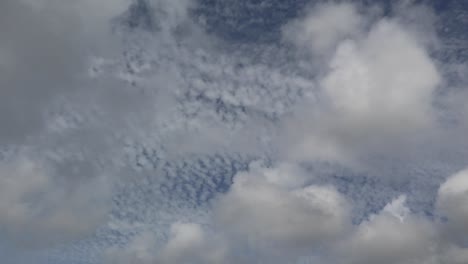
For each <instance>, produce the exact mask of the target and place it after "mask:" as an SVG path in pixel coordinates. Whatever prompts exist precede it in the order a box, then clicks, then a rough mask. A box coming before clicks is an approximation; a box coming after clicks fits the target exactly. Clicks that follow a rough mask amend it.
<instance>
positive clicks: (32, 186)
mask: <svg viewBox="0 0 468 264" xmlns="http://www.w3.org/2000/svg"><path fill="white" fill-rule="evenodd" d="M58 173H60V172H59V171H58V170H57V169H56V168H55V167H52V166H49V164H48V163H47V162H46V161H42V160H33V159H30V158H29V157H27V156H21V157H19V158H16V159H6V160H3V161H2V162H1V163H0V233H2V234H3V235H4V236H6V238H7V239H8V240H9V241H13V242H14V243H16V244H18V245H20V246H26V247H43V246H48V245H50V244H54V243H59V242H65V241H68V240H73V239H77V238H82V237H84V236H86V235H90V234H92V233H93V232H94V231H95V229H96V228H97V227H98V226H99V225H100V224H101V223H102V222H103V221H104V220H105V219H106V215H107V209H108V207H107V206H108V204H107V198H108V194H109V190H108V187H107V186H106V182H105V179H104V178H103V177H94V176H93V177H89V175H85V176H84V177H83V178H87V179H83V178H81V180H80V179H77V178H75V179H72V178H71V176H73V175H58Z"/></svg>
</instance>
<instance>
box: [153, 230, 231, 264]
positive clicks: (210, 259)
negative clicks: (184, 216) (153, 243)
mask: <svg viewBox="0 0 468 264" xmlns="http://www.w3.org/2000/svg"><path fill="white" fill-rule="evenodd" d="M210 239H211V238H208V236H207V235H206V234H205V232H204V230H203V229H202V228H201V226H200V225H197V224H184V223H175V224H173V225H172V226H171V230H170V237H169V241H168V243H167V244H166V246H164V248H163V249H162V251H161V252H160V255H159V257H158V259H159V261H160V262H161V263H164V264H175V263H196V264H217V263H227V262H226V253H227V251H226V247H225V246H224V245H223V242H222V241H221V242H220V241H210Z"/></svg>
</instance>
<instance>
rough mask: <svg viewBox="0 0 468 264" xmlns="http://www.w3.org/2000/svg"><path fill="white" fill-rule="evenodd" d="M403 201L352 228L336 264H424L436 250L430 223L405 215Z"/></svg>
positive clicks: (393, 203) (341, 246)
mask: <svg viewBox="0 0 468 264" xmlns="http://www.w3.org/2000/svg"><path fill="white" fill-rule="evenodd" d="M405 199H406V198H405V197H404V196H402V197H399V198H398V199H396V200H395V201H393V202H392V203H390V204H388V205H387V206H386V207H385V208H384V209H383V210H382V211H381V212H380V213H378V214H376V215H371V216H370V218H369V220H367V221H364V222H363V223H361V224H360V225H359V226H357V227H356V229H355V231H354V233H353V234H352V235H351V236H350V237H349V238H348V239H347V240H345V242H344V243H343V244H342V245H339V246H338V247H337V248H338V251H341V252H340V253H337V255H342V260H340V262H339V263H363V264H365V263H376V262H378V263H388V264H390V263H392V264H397V263H426V262H427V261H428V260H430V259H431V257H432V256H433V255H432V254H433V253H434V252H433V251H435V249H436V240H434V239H435V237H436V235H435V230H434V228H433V226H432V223H431V222H430V221H428V220H426V219H424V218H422V217H418V216H414V215H412V214H410V213H409V209H408V208H407V207H406V205H405V204H404V203H405Z"/></svg>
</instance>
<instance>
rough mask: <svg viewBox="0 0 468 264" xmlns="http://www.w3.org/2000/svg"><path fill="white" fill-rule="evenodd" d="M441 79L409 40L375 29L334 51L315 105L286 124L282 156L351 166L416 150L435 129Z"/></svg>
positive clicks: (397, 28)
mask: <svg viewBox="0 0 468 264" xmlns="http://www.w3.org/2000/svg"><path fill="white" fill-rule="evenodd" d="M441 78H442V77H441V76H440V74H439V72H438V70H437V68H436V66H435V63H434V62H433V60H432V59H431V58H430V57H429V55H428V52H427V51H426V49H425V47H424V46H422V45H421V44H420V43H419V42H418V40H417V39H415V38H414V37H413V35H412V34H411V33H410V32H408V31H407V30H405V28H404V27H403V26H402V25H400V24H399V23H398V22H397V21H396V20H391V19H383V20H381V21H378V22H377V23H376V24H374V25H373V26H372V27H371V28H370V30H369V31H368V32H367V33H366V34H364V35H363V36H362V37H359V38H354V39H352V38H351V39H347V40H344V41H341V42H340V43H339V44H338V45H337V48H336V52H335V54H334V55H333V56H332V58H331V60H330V62H329V64H328V72H327V73H326V74H325V75H324V76H323V78H322V79H321V80H320V82H319V87H320V90H319V91H318V92H317V94H318V95H317V97H318V103H317V102H316V101H314V102H309V103H305V104H304V105H303V106H302V107H300V108H298V109H297V111H296V113H295V117H294V119H289V120H286V122H285V124H284V134H285V138H283V139H285V140H286V143H285V145H286V146H285V148H286V149H289V150H290V152H288V153H287V154H285V155H288V156H290V157H292V158H293V159H298V160H315V159H322V160H335V161H336V160H337V161H340V162H345V163H352V162H353V161H356V159H359V157H360V156H362V155H364V156H366V155H367V156H369V155H370V156H372V155H375V154H376V153H383V152H387V153H391V152H392V151H395V148H396V147H395V146H400V147H403V148H404V147H405V144H408V143H409V144H414V143H415V142H417V138H419V137H421V133H422V132H423V131H424V132H426V131H428V130H430V131H432V130H434V128H435V116H434V109H433V107H432V104H433V98H434V97H433V96H434V93H435V89H436V88H437V87H438V85H439V83H440V81H441ZM291 127H295V128H296V129H291ZM428 134H430V133H428ZM403 142H405V143H403ZM396 151H398V152H399V153H400V150H396Z"/></svg>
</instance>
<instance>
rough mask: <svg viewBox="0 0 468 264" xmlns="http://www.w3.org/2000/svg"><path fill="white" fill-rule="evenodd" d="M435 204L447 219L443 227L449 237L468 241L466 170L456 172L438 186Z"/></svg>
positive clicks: (467, 171) (467, 173)
mask: <svg viewBox="0 0 468 264" xmlns="http://www.w3.org/2000/svg"><path fill="white" fill-rule="evenodd" d="M436 206H437V209H438V212H439V213H440V214H441V215H442V216H443V217H445V218H446V220H447V221H446V223H444V225H443V227H444V228H445V231H446V232H448V235H449V237H450V238H451V239H454V240H455V241H458V242H462V243H466V242H468V240H467V236H468V170H463V171H461V172H458V173H456V174H455V175H453V176H451V177H449V178H448V179H447V181H446V182H445V183H444V184H442V185H441V186H440V188H439V192H438V196H437V204H436Z"/></svg>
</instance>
